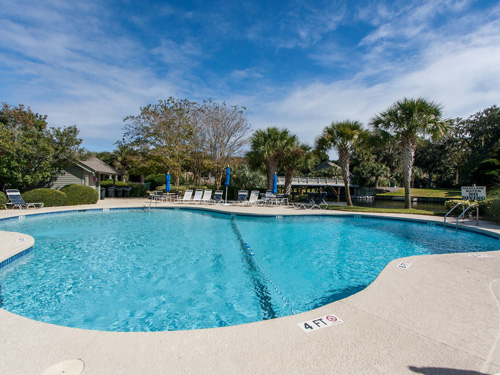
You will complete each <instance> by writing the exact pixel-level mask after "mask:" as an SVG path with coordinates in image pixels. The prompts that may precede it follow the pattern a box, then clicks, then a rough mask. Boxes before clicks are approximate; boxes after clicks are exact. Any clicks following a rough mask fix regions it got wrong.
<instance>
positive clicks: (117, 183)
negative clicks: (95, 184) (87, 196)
mask: <svg viewBox="0 0 500 375" xmlns="http://www.w3.org/2000/svg"><path fill="white" fill-rule="evenodd" d="M113 185H114V186H118V187H122V186H123V187H127V186H129V185H130V184H127V183H126V182H123V181H113V180H105V181H101V186H104V187H106V186H113Z"/></svg>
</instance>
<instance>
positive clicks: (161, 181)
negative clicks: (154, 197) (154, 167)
mask: <svg viewBox="0 0 500 375" xmlns="http://www.w3.org/2000/svg"><path fill="white" fill-rule="evenodd" d="M165 176H166V175H165V174H164V173H158V174H150V175H148V176H146V178H145V179H144V182H151V190H158V189H157V186H160V185H165V178H166V177H165Z"/></svg>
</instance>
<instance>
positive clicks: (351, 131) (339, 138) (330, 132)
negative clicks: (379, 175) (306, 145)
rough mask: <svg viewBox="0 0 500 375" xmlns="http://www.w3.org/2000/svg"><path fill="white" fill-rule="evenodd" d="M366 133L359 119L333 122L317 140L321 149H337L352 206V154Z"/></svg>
mask: <svg viewBox="0 0 500 375" xmlns="http://www.w3.org/2000/svg"><path fill="white" fill-rule="evenodd" d="M364 134H365V131H364V130H363V127H362V125H361V123H360V122H358V121H342V122H332V124H331V125H330V126H327V127H326V128H325V129H324V130H323V134H322V135H321V136H320V137H319V138H318V139H317V141H316V144H317V148H319V149H330V148H336V149H337V152H338V155H339V164H340V168H341V170H342V178H343V179H344V187H345V196H346V202H347V205H348V206H352V201H351V192H350V190H349V186H350V184H351V181H350V175H349V164H350V161H351V155H352V153H353V152H354V149H355V148H356V147H357V145H358V144H359V142H360V139H361V138H362V137H363V136H364Z"/></svg>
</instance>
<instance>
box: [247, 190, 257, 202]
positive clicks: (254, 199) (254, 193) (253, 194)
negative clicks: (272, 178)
mask: <svg viewBox="0 0 500 375" xmlns="http://www.w3.org/2000/svg"><path fill="white" fill-rule="evenodd" d="M247 204H248V205H251V206H254V205H256V204H259V191H258V190H252V191H251V192H250V198H249V199H248V202H247Z"/></svg>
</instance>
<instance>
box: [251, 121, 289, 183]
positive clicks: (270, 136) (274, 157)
mask: <svg viewBox="0 0 500 375" xmlns="http://www.w3.org/2000/svg"><path fill="white" fill-rule="evenodd" d="M296 142H297V136H295V135H293V134H291V133H290V131H289V130H288V129H279V128H277V127H270V128H267V129H259V130H256V131H255V132H254V133H253V135H252V137H251V138H250V147H251V150H250V152H248V153H247V157H248V160H249V163H250V166H252V167H253V168H254V169H257V168H260V167H261V166H263V167H264V170H265V171H266V176H267V188H268V189H269V190H270V189H272V186H273V177H274V173H277V172H278V164H279V162H280V159H281V158H282V157H283V155H284V152H285V150H287V149H288V148H290V147H291V146H293V145H295V143H296Z"/></svg>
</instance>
